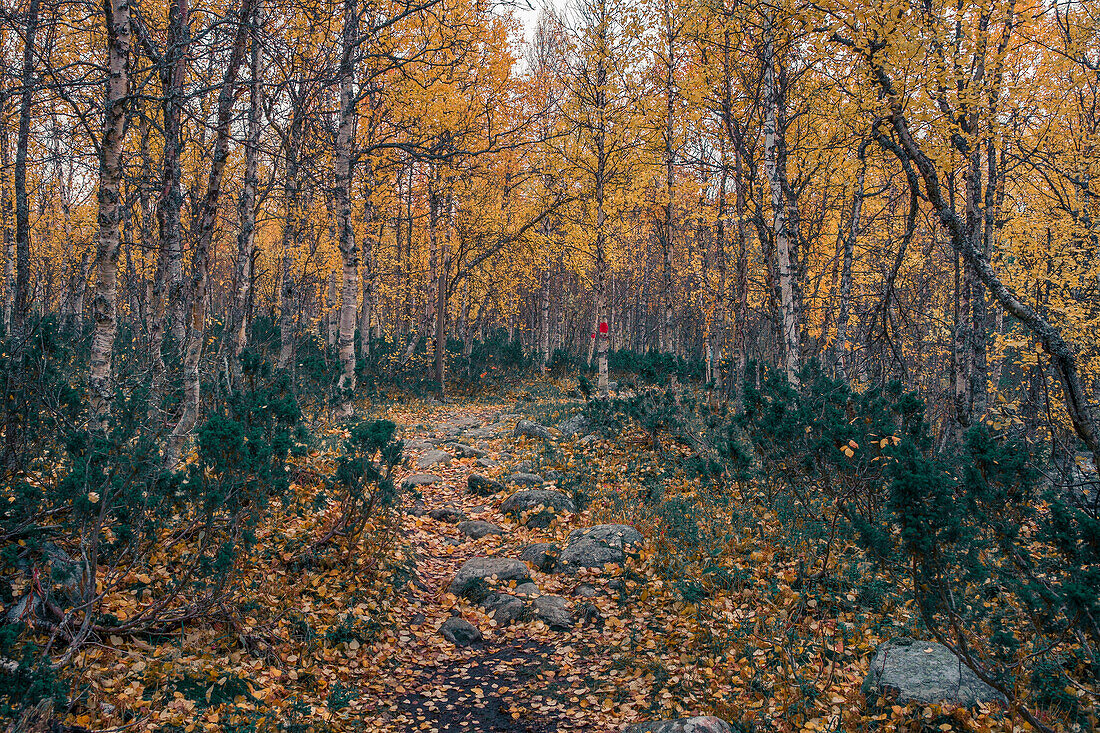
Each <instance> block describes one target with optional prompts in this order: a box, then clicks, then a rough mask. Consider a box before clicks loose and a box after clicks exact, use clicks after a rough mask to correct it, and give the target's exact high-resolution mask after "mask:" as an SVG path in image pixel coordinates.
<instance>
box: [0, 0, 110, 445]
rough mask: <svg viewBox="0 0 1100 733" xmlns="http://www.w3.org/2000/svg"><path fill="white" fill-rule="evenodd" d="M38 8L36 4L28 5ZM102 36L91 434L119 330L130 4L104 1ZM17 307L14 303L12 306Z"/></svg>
mask: <svg viewBox="0 0 1100 733" xmlns="http://www.w3.org/2000/svg"><path fill="white" fill-rule="evenodd" d="M32 3H34V4H36V5H37V0H32ZM103 8H104V16H105V17H104V20H105V26H106V31H107V85H106V90H107V91H106V99H105V100H104V105H103V106H104V109H105V113H106V114H105V119H104V125H103V140H102V142H101V143H100V151H99V152H100V154H99V194H98V197H97V198H98V204H99V215H98V222H99V241H98V246H97V247H96V283H95V299H94V300H93V301H92V314H93V318H94V319H95V330H94V332H93V333H92V352H91V370H90V372H89V376H88V392H89V398H90V399H89V402H90V423H91V428H92V429H94V430H105V429H106V427H107V415H108V411H109V409H110V404H111V396H112V385H111V358H112V356H113V354H114V345H115V334H116V332H117V330H118V320H117V305H116V302H115V301H116V296H117V294H118V285H117V282H118V248H119V237H120V233H119V217H120V215H121V212H122V201H121V194H120V184H121V181H122V151H123V134H124V133H125V131H126V98H127V96H128V95H129V92H130V89H129V86H130V79H129V73H128V67H127V60H128V57H129V55H130V4H129V2H128V0H108V1H107V2H105V3H104V5H103ZM16 306H17V307H18V302H17V303H16Z"/></svg>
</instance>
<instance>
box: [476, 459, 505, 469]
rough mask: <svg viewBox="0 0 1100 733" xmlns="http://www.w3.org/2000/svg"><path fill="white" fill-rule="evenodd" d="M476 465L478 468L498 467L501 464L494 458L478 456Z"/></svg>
mask: <svg viewBox="0 0 1100 733" xmlns="http://www.w3.org/2000/svg"><path fill="white" fill-rule="evenodd" d="M474 465H475V466H477V467H478V468H496V467H497V466H499V465H500V464H499V463H497V462H496V461H494V460H493V459H492V458H478V459H477V460H476V461H475V462H474Z"/></svg>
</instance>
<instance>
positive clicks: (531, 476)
mask: <svg viewBox="0 0 1100 733" xmlns="http://www.w3.org/2000/svg"><path fill="white" fill-rule="evenodd" d="M508 483H510V484H517V485H519V486H542V484H543V481H542V476H539V475H538V474H537V473H513V474H512V475H511V476H509V477H508Z"/></svg>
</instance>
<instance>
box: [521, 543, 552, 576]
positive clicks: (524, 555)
mask: <svg viewBox="0 0 1100 733" xmlns="http://www.w3.org/2000/svg"><path fill="white" fill-rule="evenodd" d="M560 554H561V548H560V547H558V546H557V545H555V544H554V543H553V542H537V543H535V544H533V545H529V546H528V547H527V548H526V549H524V551H523V552H521V553H520V554H519V559H520V560H523V561H524V562H529V563H531V564H532V565H534V566H535V569H536V570H539V571H541V572H543V573H549V572H551V571H552V570H553V569H554V565H555V564H556V563H557V561H558V555H560Z"/></svg>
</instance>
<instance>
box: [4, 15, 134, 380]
mask: <svg viewBox="0 0 1100 733" xmlns="http://www.w3.org/2000/svg"><path fill="white" fill-rule="evenodd" d="M38 7H39V0H30V5H29V6H28V8H27V25H26V30H25V34H24V36H23V76H22V80H21V82H20V84H21V93H20V101H19V132H18V137H17V140H16V144H15V293H14V295H13V297H12V317H11V327H12V333H14V334H15V335H16V336H22V335H23V328H24V324H25V321H26V318H27V309H28V306H29V303H28V300H27V299H28V297H29V292H28V290H29V289H30V276H31V225H30V204H29V202H28V201H27V152H28V147H29V145H30V132H31V107H32V106H33V104H34V56H35V50H34V37H35V34H36V33H37V32H38ZM106 7H108V8H110V6H106ZM108 12H110V10H108ZM126 12H127V14H128V13H129V9H128V8H127V10H126ZM128 33H129V31H127V34H128ZM127 37H128V36H127ZM108 43H110V41H108ZM109 73H112V74H113V73H114V70H113V69H112V70H110V72H109ZM122 73H123V75H124V76H125V68H123V69H122ZM110 93H111V92H110V91H108V95H110ZM108 102H110V97H109V96H108ZM117 196H118V194H117V184H116V193H115V197H116V199H117ZM101 211H102V207H101ZM116 218H117V214H116ZM117 248H118V245H117V241H116V245H115V249H116V250H117ZM93 359H94V356H93ZM93 364H94V362H93ZM108 368H109V367H108Z"/></svg>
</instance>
